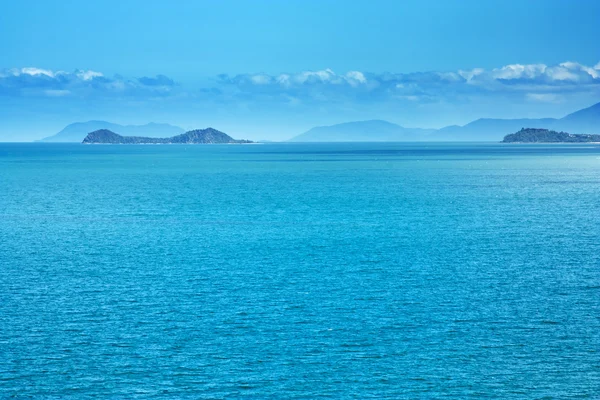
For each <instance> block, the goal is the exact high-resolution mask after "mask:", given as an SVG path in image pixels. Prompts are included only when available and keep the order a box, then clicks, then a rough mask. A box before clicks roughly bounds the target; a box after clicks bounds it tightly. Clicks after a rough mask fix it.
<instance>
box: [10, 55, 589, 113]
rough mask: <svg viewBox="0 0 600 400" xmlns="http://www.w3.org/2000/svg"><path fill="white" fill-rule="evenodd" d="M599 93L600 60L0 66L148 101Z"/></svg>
mask: <svg viewBox="0 0 600 400" xmlns="http://www.w3.org/2000/svg"><path fill="white" fill-rule="evenodd" d="M583 92H585V93H591V94H600V62H599V63H598V64H596V65H595V66H593V67H590V66H586V65H583V64H579V63H577V62H570V61H569V62H564V63H561V64H558V65H551V66H549V65H545V64H510V65H505V66H502V67H498V68H494V69H491V70H486V69H483V68H473V69H469V70H458V71H428V72H412V73H397V72H396V73H394V72H383V73H373V72H363V71H356V70H351V71H348V72H346V73H342V74H338V73H336V72H334V71H333V70H331V69H323V70H317V71H300V72H295V73H281V74H277V75H269V74H265V73H242V74H238V75H235V76H229V75H226V74H221V75H218V76H217V77H216V80H215V81H214V85H213V87H202V88H200V89H192V88H185V87H183V85H180V84H178V83H176V82H175V81H174V80H173V79H172V78H170V77H168V76H166V75H163V74H158V75H156V76H154V77H148V76H142V77H139V78H124V77H122V76H120V75H115V76H113V77H108V76H106V75H104V74H103V73H102V72H97V71H93V70H79V69H76V70H74V71H72V72H65V71H52V70H48V69H43V68H36V67H27V68H12V69H4V70H0V95H4V96H42V97H44V96H45V97H68V96H75V97H79V98H93V97H115V96H116V97H119V96H120V97H131V98H135V99H138V100H144V99H147V98H153V97H169V96H171V95H175V94H181V93H186V94H188V95H189V96H190V97H191V98H194V97H195V98H196V100H197V101H202V100H203V99H207V98H208V97H212V98H213V99H216V100H220V101H240V100H243V101H252V100H255V101H259V102H260V101H269V100H274V101H282V100H283V101H284V102H286V103H291V104H298V103H307V102H314V103H327V102H334V103H335V102H356V103H364V102H375V103H377V102H414V103H431V102H442V101H461V100H464V101H467V100H468V99H469V98H471V97H478V96H486V95H501V96H519V97H520V98H522V99H524V100H528V101H539V102H548V101H552V102H557V101H560V99H561V98H562V96H563V94H568V93H583Z"/></svg>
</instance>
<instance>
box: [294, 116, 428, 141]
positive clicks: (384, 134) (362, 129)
mask: <svg viewBox="0 0 600 400" xmlns="http://www.w3.org/2000/svg"><path fill="white" fill-rule="evenodd" d="M434 132H435V129H420V128H404V127H402V126H400V125H396V124H393V123H391V122H387V121H382V120H371V121H357V122H346V123H344V124H337V125H331V126H318V127H316V128H312V129H311V130H309V131H307V132H305V133H303V134H301V135H298V136H296V137H294V138H292V139H291V140H290V141H291V142H401V141H408V140H426V139H425V138H426V137H428V136H429V135H430V134H432V133H434ZM417 138H418V139H417Z"/></svg>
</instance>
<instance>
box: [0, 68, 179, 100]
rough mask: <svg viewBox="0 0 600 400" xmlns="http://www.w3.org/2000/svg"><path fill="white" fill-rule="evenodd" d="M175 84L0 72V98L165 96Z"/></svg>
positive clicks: (162, 79)
mask: <svg viewBox="0 0 600 400" xmlns="http://www.w3.org/2000/svg"><path fill="white" fill-rule="evenodd" d="M175 86H176V83H175V82H174V81H173V80H172V79H170V78H168V77H166V76H164V75H157V76H156V77H141V78H133V79H126V78H123V77H122V76H119V75H115V76H113V77H107V76H105V75H104V74H103V73H101V72H97V71H92V70H79V69H76V70H74V71H73V72H66V71H51V70H48V69H42V68H35V67H26V68H12V69H4V70H0V95H4V96H48V97H57V96H58V97H64V96H77V97H93V96H138V97H152V96H166V95H169V94H171V93H172V91H173V88H174V87H175Z"/></svg>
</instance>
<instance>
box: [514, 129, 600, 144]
mask: <svg viewBox="0 0 600 400" xmlns="http://www.w3.org/2000/svg"><path fill="white" fill-rule="evenodd" d="M593 142H600V135H585V134H583V135H575V134H572V133H567V132H557V131H552V130H549V129H536V128H521V130H520V131H518V132H516V133H511V134H510V135H506V136H504V140H503V141H502V143H593Z"/></svg>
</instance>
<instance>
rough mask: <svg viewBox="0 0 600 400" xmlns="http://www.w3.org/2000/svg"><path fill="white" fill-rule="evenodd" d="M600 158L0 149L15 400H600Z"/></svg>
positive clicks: (391, 150)
mask: <svg viewBox="0 0 600 400" xmlns="http://www.w3.org/2000/svg"><path fill="white" fill-rule="evenodd" d="M599 204H600V147H599V146H597V145H514V144H511V145H502V144H464V143H463V144H414V143H412V144H402V143H395V144H382V143H377V144H368V143H362V144H357V143H354V144H268V145H267V144H265V145H208V146H202V145H196V146H194V145H187V146H186V145H174V146H135V145H134V146H118V145H117V146H110V145H108V146H102V145H98V146H84V145H75V144H0V268H1V273H0V398H7V397H10V396H17V397H25V398H26V397H37V398H69V397H70V398H92V397H95V398H98V397H109V398H165V397H172V398H213V399H214V398H271V399H278V398H298V399H300V398H303V399H309V398H315V397H331V398H357V399H364V398H464V397H484V398H486V397H487V398H515V399H517V398H519V399H520V398H544V397H546V398H571V397H572V398H585V397H586V396H587V397H588V398H597V397H599V396H600V354H599V349H600V318H599V316H600V244H599V243H600V241H599V240H600V207H599V206H598V205H599Z"/></svg>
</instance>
